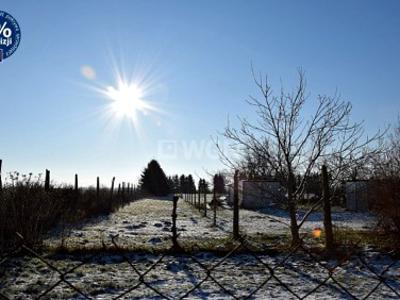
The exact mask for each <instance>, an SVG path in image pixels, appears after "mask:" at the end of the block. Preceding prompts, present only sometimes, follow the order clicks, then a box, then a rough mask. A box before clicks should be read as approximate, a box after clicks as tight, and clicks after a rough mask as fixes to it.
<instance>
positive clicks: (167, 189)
mask: <svg viewBox="0 0 400 300" xmlns="http://www.w3.org/2000/svg"><path fill="white" fill-rule="evenodd" d="M201 182H202V183H201V184H200V181H199V185H198V187H199V186H201V190H202V192H204V191H205V192H207V193H210V192H211V190H210V184H209V183H208V182H207V181H205V180H204V179H201ZM139 184H140V188H141V190H142V191H143V192H145V193H147V194H150V195H154V196H167V195H168V194H171V193H173V194H178V193H189V194H190V193H196V192H197V191H198V187H196V183H195V181H194V179H193V176H192V175H191V174H189V175H184V174H182V175H180V176H179V175H172V176H166V175H165V172H164V170H163V169H162V168H161V166H160V164H159V163H158V162H157V161H156V160H154V159H153V160H151V161H150V162H149V163H148V165H147V167H146V168H145V169H144V170H143V172H142V175H141V178H140V181H139ZM213 184H214V186H215V187H216V191H217V192H218V193H224V192H225V183H224V179H223V176H222V175H221V174H216V175H215V176H214V180H213Z"/></svg>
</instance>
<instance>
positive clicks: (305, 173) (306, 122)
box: [217, 70, 380, 245]
mask: <svg viewBox="0 0 400 300" xmlns="http://www.w3.org/2000/svg"><path fill="white" fill-rule="evenodd" d="M253 78H254V81H255V84H256V86H257V88H258V90H259V91H260V94H261V97H260V98H256V97H252V96H250V98H249V99H248V100H247V102H248V104H249V105H251V106H252V107H254V110H255V113H256V119H255V120H251V121H250V120H248V119H247V118H241V117H238V120H239V122H240V126H239V128H234V127H233V126H231V125H230V123H229V121H228V125H227V127H226V128H225V130H224V132H223V133H222V135H223V136H224V137H225V138H226V139H227V140H228V141H229V142H230V147H231V149H232V150H233V151H234V152H235V154H236V159H231V158H230V157H229V156H228V155H227V154H226V152H224V149H222V147H220V145H219V144H218V141H217V147H218V149H219V150H220V154H221V158H222V160H223V162H224V163H225V164H227V165H228V166H230V167H233V168H240V167H243V161H246V162H252V163H253V165H255V168H258V169H260V168H261V170H262V172H264V173H265V174H270V175H272V176H274V177H275V178H277V179H279V180H280V181H281V183H282V185H283V186H284V188H285V189H286V193H287V197H286V200H287V207H288V210H289V216H290V228H291V235H292V244H293V245H296V244H298V243H300V235H299V228H300V226H301V225H302V224H303V223H304V221H305V219H306V218H307V217H308V215H309V213H311V211H312V210H313V209H314V208H315V207H317V206H318V205H320V203H321V202H320V201H318V203H316V204H315V206H314V207H313V208H312V209H311V210H310V211H309V213H307V214H306V216H305V217H304V218H303V219H302V220H297V218H296V213H297V203H298V201H299V199H301V198H302V197H303V195H304V191H305V186H306V182H307V180H306V178H308V177H309V175H310V174H312V172H315V171H318V170H319V169H320V166H321V165H322V163H326V162H329V161H330V159H331V158H336V159H337V160H338V161H340V163H338V164H337V166H340V170H335V172H336V173H337V174H336V173H335V174H334V175H335V178H339V177H340V176H339V174H340V172H342V171H343V170H345V169H346V168H348V167H350V165H355V164H356V163H357V164H359V163H360V162H361V161H362V160H364V159H365V158H366V157H367V155H366V154H367V153H371V150H370V149H367V146H368V145H370V144H371V143H372V142H373V141H376V140H377V138H378V137H379V136H380V134H379V133H377V134H376V135H374V136H373V137H372V138H368V137H366V138H365V139H364V140H363V141H362V139H363V137H364V131H363V126H362V125H363V124H362V123H353V122H351V120H350V113H351V109H352V106H351V104H350V103H349V102H346V101H342V100H341V98H340V97H339V96H338V95H334V96H332V97H330V96H325V95H318V96H317V99H316V101H315V104H316V106H315V107H316V108H315V110H314V112H313V113H312V114H311V115H310V117H309V118H306V117H305V116H304V115H305V113H306V112H305V111H304V110H305V103H306V101H307V100H308V95H307V93H306V80H305V75H304V72H303V71H302V70H299V71H298V83H297V86H296V88H295V89H294V91H292V92H285V90H284V89H283V88H281V90H280V93H279V94H278V95H275V94H274V93H273V91H272V88H271V86H270V85H269V83H268V78H267V77H265V79H264V78H262V77H261V76H260V77H259V78H256V76H255V75H254V72H253ZM249 158H250V159H249ZM328 168H329V163H328ZM332 182H333V181H332Z"/></svg>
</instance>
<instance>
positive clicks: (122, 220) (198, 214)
mask: <svg viewBox="0 0 400 300" xmlns="http://www.w3.org/2000/svg"><path fill="white" fill-rule="evenodd" d="M171 212H172V202H171V201H169V200H158V199H144V200H139V201H137V202H133V203H131V204H130V205H128V206H126V207H124V208H122V209H121V210H119V211H118V212H116V213H114V214H112V215H110V216H106V217H105V216H102V217H98V218H93V219H92V220H89V221H88V222H86V223H83V224H81V225H80V226H78V227H77V226H75V227H73V228H70V229H69V230H67V231H66V232H64V233H65V236H64V237H63V240H64V242H65V243H66V244H67V246H68V247H71V248H88V249H93V248H99V247H101V246H102V244H107V245H108V244H110V240H111V237H112V236H114V235H117V234H118V235H119V242H120V243H121V246H123V247H125V248H129V249H132V250H141V249H149V248H152V249H165V248H166V247H167V248H168V247H169V245H170V236H171ZM203 213H204V211H199V210H197V209H196V208H194V207H193V206H191V205H190V204H189V203H187V202H185V201H183V200H182V199H181V200H179V202H178V211H177V214H178V220H177V228H178V232H179V234H180V237H179V240H180V241H181V242H182V243H183V244H185V243H186V244H193V242H195V243H196V244H204V243H208V242H210V241H219V240H223V239H227V238H228V237H229V235H230V233H231V232H232V217H233V211H232V209H231V208H229V207H227V206H224V208H219V209H218V211H217V227H213V226H212V224H213V212H212V211H211V210H210V208H208V211H207V217H204V216H203ZM303 215H304V212H302V211H300V213H299V216H298V219H299V220H300V219H301V218H302V217H303ZM332 219H333V224H334V226H336V227H339V228H352V229H357V230H368V229H371V228H373V227H374V226H375V224H376V220H375V217H374V216H373V215H371V214H369V213H351V212H334V213H333V214H332ZM308 220H309V221H307V222H305V223H304V225H303V227H302V228H301V231H302V232H303V233H305V234H310V233H311V231H312V230H313V229H314V228H316V227H321V228H322V227H323V216H322V213H320V212H315V213H313V214H311V215H310V216H309V217H308ZM240 231H241V232H243V233H245V234H247V235H249V236H257V235H262V236H271V237H279V236H285V235H288V234H289V232H290V230H289V216H288V213H287V212H286V211H284V210H279V209H265V210H260V211H252V210H246V209H241V210H240ZM61 239H62V238H61V237H60V231H58V234H57V231H56V232H53V234H52V237H51V238H50V239H49V240H48V244H50V245H53V246H54V245H59V244H60V240H61Z"/></svg>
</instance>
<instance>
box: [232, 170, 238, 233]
mask: <svg viewBox="0 0 400 300" xmlns="http://www.w3.org/2000/svg"><path fill="white" fill-rule="evenodd" d="M233 238H234V239H238V238H239V171H238V170H236V171H235V175H234V177H233Z"/></svg>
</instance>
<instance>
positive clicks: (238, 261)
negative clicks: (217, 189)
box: [0, 197, 400, 299]
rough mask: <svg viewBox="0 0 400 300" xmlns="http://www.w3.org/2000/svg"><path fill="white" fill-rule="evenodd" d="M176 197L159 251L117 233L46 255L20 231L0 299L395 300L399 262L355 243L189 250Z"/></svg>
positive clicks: (3, 264)
mask: <svg viewBox="0 0 400 300" xmlns="http://www.w3.org/2000/svg"><path fill="white" fill-rule="evenodd" d="M197 199H198V198H197ZM177 203H178V199H177V197H176V198H174V201H173V205H172V227H171V240H172V243H171V247H170V248H169V249H168V250H167V251H164V252H163V253H159V254H154V253H153V254H152V253H130V252H129V251H126V249H124V248H123V247H121V245H120V244H119V239H118V236H117V235H114V236H112V237H111V239H110V241H109V243H110V245H111V248H110V247H108V248H107V252H98V253H93V254H88V253H86V254H81V255H80V256H79V258H77V255H66V254H65V255H61V254H58V255H50V254H46V253H41V252H39V251H38V250H35V249H33V248H32V247H30V246H29V245H28V244H27V243H26V242H25V239H24V238H23V237H22V236H19V238H20V243H19V245H18V247H17V248H16V249H15V250H14V251H12V252H10V253H8V254H6V255H3V256H2V257H1V259H0V278H1V280H0V298H1V299H146V298H147V299H188V298H190V299H193V298H199V299H209V298H212V299H225V298H228V299H256V298H259V299H266V298H281V299H309V298H312V299H314V298H330V299H335V298H336V299H400V261H399V260H398V259H396V258H395V257H393V256H391V253H382V252H375V251H373V250H372V249H363V250H360V248H359V247H357V245H353V247H348V248H346V249H340V250H339V251H337V252H336V253H335V254H334V255H330V256H327V255H325V254H324V253H323V252H320V251H318V250H316V249H314V248H313V247H310V246H307V245H306V243H305V242H304V243H300V244H299V245H297V246H296V247H292V248H291V249H288V250H286V251H284V252H272V251H271V249H265V251H255V250H254V247H253V245H252V239H251V237H248V236H245V235H244V234H242V233H241V235H240V236H239V237H238V238H237V239H235V240H234V244H233V246H232V248H231V249H230V250H229V251H226V252H224V253H187V252H185V251H184V250H183V249H182V248H181V247H180V243H179V234H178V233H177V226H176V220H177V217H178V216H177V212H176V208H177ZM110 249H111V250H112V251H110ZM66 262H68V263H66ZM29 273H30V274H29ZM27 276H28V277H29V276H30V277H31V278H32V277H33V278H35V280H33V279H30V280H28V279H26V278H27ZM24 278H25V280H24Z"/></svg>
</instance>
